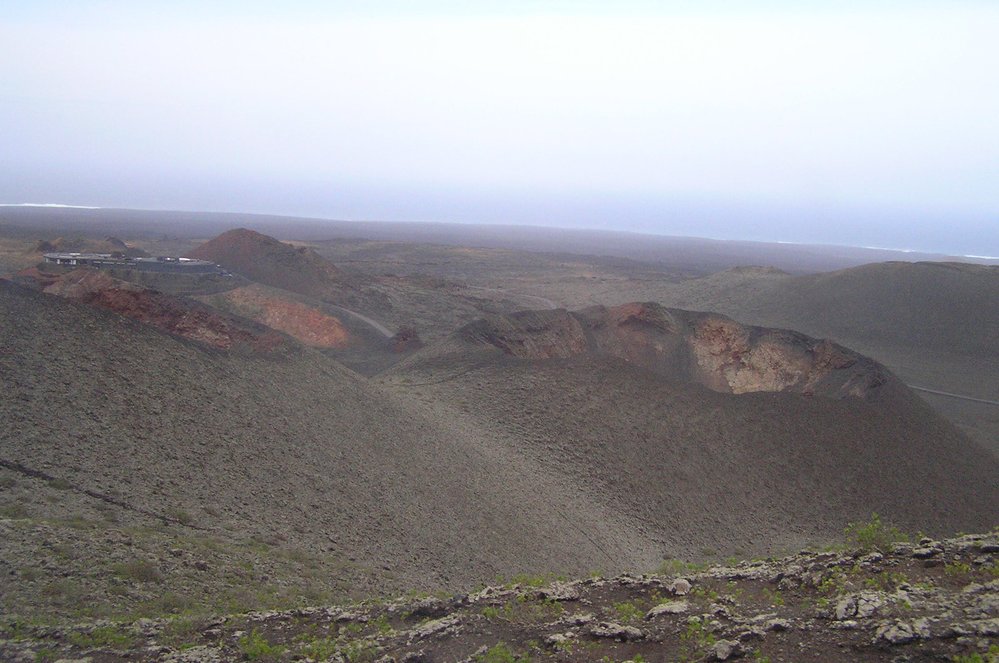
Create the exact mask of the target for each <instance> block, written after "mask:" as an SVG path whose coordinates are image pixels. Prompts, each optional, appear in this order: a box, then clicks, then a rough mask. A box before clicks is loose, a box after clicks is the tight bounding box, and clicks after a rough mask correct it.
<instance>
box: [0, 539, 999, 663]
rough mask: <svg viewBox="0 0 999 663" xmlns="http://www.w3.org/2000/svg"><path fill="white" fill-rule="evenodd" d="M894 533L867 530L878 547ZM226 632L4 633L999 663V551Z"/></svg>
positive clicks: (804, 558)
mask: <svg viewBox="0 0 999 663" xmlns="http://www.w3.org/2000/svg"><path fill="white" fill-rule="evenodd" d="M879 531H881V532H883V530H867V531H866V534H876V533H877V532H879ZM893 538H898V537H897V536H894V537H888V538H884V539H883V540H876V539H873V540H872V539H871V538H868V537H863V538H861V542H863V543H864V544H866V545H865V546H864V547H860V548H854V549H850V550H848V551H845V552H844V551H841V550H830V551H826V552H815V551H802V552H800V553H798V554H796V555H792V556H790V557H785V558H781V559H774V558H771V559H768V560H755V561H745V562H741V563H738V564H735V563H731V564H730V565H727V566H715V567H710V568H704V567H698V566H692V565H685V564H683V563H673V564H664V565H663V568H662V569H661V570H660V572H659V573H658V574H654V575H641V576H636V575H621V576H615V577H610V578H602V577H592V578H588V579H585V580H572V581H569V580H568V579H563V580H561V581H552V580H551V579H545V578H544V577H542V576H524V577H520V578H515V579H514V580H513V581H512V582H510V583H508V584H504V585H491V586H487V587H484V588H481V589H479V590H477V591H474V592H472V593H466V594H458V595H447V594H442V595H439V596H424V597H408V598H399V599H393V600H385V601H377V602H374V601H369V602H366V603H360V604H346V605H339V606H318V607H308V608H300V609H295V610H287V611H271V612H253V613H246V614H231V615H219V616H194V617H177V618H172V619H141V620H138V621H132V622H129V621H124V622H116V621H103V622H92V623H87V624H80V625H76V626H73V627H69V628H53V627H50V626H43V627H40V626H33V625H30V624H24V623H8V624H6V625H3V626H0V634H2V636H3V637H4V638H5V639H4V640H0V656H3V657H4V658H5V659H7V660H11V661H36V660H55V659H56V658H58V657H62V658H66V659H70V658H72V659H77V658H78V657H80V656H87V657H89V660H99V661H109V662H111V661H136V660H138V661H178V662H179V661H225V660H240V659H242V660H247V659H249V660H261V661H283V660H313V661H376V660H377V661H383V662H386V663H387V662H389V661H396V662H407V663H417V662H424V663H431V662H435V661H467V662H469V663H475V662H506V661H513V662H516V661H567V662H568V661H625V660H629V661H648V662H650V663H652V662H659V661H725V660H736V659H739V660H753V661H816V662H826V661H835V660H850V661H899V660H905V661H968V662H971V661H994V660H995V659H996V657H997V656H999V562H997V557H999V554H997V552H999V539H997V536H996V534H995V533H993V534H990V535H966V536H962V537H960V538H956V539H947V540H943V541H935V540H932V539H925V538H924V539H920V540H918V541H917V542H915V544H913V543H905V542H898V543H892V542H891V541H892V539H893Z"/></svg>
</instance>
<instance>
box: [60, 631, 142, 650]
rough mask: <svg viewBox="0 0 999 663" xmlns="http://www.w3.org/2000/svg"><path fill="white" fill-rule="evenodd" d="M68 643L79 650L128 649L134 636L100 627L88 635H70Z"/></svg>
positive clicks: (132, 642) (133, 640)
mask: <svg viewBox="0 0 999 663" xmlns="http://www.w3.org/2000/svg"><path fill="white" fill-rule="evenodd" d="M68 639H69V642H70V643H71V644H73V645H75V646H77V647H79V648H80V649H128V648H129V647H131V646H132V645H133V644H134V642H135V636H133V635H132V634H131V633H127V632H125V631H123V630H121V629H120V628H118V627H115V626H101V627H98V628H95V629H94V630H93V631H91V632H90V633H71V634H70V635H69V638H68Z"/></svg>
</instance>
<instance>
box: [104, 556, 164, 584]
mask: <svg viewBox="0 0 999 663" xmlns="http://www.w3.org/2000/svg"><path fill="white" fill-rule="evenodd" d="M113 570H114V573H115V575H117V576H118V577H119V578H123V579H125V580H133V581H135V582H156V583H158V582H163V574H162V573H160V570H159V568H158V567H157V566H156V564H154V563H153V562H150V561H149V560H145V559H133V560H131V561H128V562H122V563H119V564H115V565H114V567H113Z"/></svg>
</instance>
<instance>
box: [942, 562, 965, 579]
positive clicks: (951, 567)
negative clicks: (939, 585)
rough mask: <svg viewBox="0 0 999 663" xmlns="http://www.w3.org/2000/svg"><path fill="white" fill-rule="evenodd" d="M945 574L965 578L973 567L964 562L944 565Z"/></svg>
mask: <svg viewBox="0 0 999 663" xmlns="http://www.w3.org/2000/svg"><path fill="white" fill-rule="evenodd" d="M944 573H946V574H947V575H949V576H965V575H968V574H969V573H971V565H970V564H965V563H964V562H953V563H951V564H946V565H944Z"/></svg>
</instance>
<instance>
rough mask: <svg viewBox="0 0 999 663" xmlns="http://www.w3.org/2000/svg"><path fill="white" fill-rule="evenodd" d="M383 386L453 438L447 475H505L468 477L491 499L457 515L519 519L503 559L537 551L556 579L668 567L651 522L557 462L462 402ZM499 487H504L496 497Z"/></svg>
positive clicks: (444, 468) (445, 466)
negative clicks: (492, 471)
mask: <svg viewBox="0 0 999 663" xmlns="http://www.w3.org/2000/svg"><path fill="white" fill-rule="evenodd" d="M380 387H381V388H382V389H383V390H384V391H385V392H386V393H387V394H390V395H391V397H392V398H393V400H394V401H395V402H396V403H397V404H398V405H399V406H400V407H402V408H405V409H409V410H411V411H413V412H414V415H415V414H416V413H417V412H418V413H419V414H420V415H422V416H423V417H425V418H429V419H430V420H431V421H432V422H433V424H434V427H435V429H436V430H437V431H439V434H440V435H443V436H446V437H447V438H450V440H451V444H449V445H447V449H448V451H449V452H451V453H452V455H451V456H450V457H447V458H441V462H442V471H445V472H452V473H463V472H464V470H463V468H465V467H469V468H474V467H492V468H497V469H496V472H497V473H498V475H497V476H493V477H489V478H488V479H487V480H484V479H483V478H481V477H477V476H475V475H474V473H468V474H467V475H466V476H467V481H468V483H469V484H470V485H472V486H475V488H476V490H479V491H483V493H484V494H482V495H481V496H480V499H479V500H477V503H474V504H467V505H452V508H455V509H459V510H465V511H467V512H468V514H467V517H468V518H470V519H471V520H472V521H474V520H482V519H489V518H491V517H494V516H493V515H492V514H491V513H488V512H493V513H495V514H501V513H504V512H510V510H515V511H518V512H519V513H518V520H519V521H520V522H519V525H520V527H521V531H519V532H518V533H517V536H516V539H509V540H504V541H503V542H502V543H501V544H500V545H502V546H505V547H506V548H507V550H505V551H499V552H498V553H497V554H498V555H504V554H506V555H509V554H510V553H511V552H513V551H515V550H516V549H517V548H523V547H528V548H533V549H534V552H533V553H532V555H531V556H532V557H534V558H536V559H537V558H539V557H540V558H547V559H548V560H549V561H548V567H549V568H547V569H542V570H539V569H535V571H546V572H552V573H564V572H570V573H571V572H572V571H573V570H576V571H578V572H583V573H588V572H591V571H593V570H595V569H600V570H608V569H613V570H615V571H624V570H628V569H631V570H634V569H636V568H643V569H648V568H654V567H655V566H656V565H658V564H659V563H660V562H662V559H663V550H662V546H661V544H660V543H657V542H656V541H655V540H654V539H653V537H651V536H649V535H648V533H647V529H648V526H647V525H646V524H645V523H642V522H641V521H639V520H637V519H635V518H633V517H632V516H631V515H630V514H627V513H624V512H622V511H620V510H618V509H615V508H614V506H613V505H610V504H606V503H605V501H603V500H601V499H600V498H599V497H598V496H597V495H596V494H595V493H593V491H591V490H590V489H589V487H588V486H587V485H585V482H580V481H579V479H578V477H574V476H571V474H570V473H569V472H567V471H566V470H565V469H563V468H561V467H559V466H558V462H557V459H554V460H553V459H550V458H542V457H541V456H540V455H537V454H532V452H531V451H530V446H529V445H526V444H524V441H523V440H518V439H514V437H513V436H512V435H510V434H508V433H504V432H501V431H496V430H490V429H489V428H488V427H487V425H486V424H485V423H484V422H483V421H481V420H479V418H478V417H476V416H475V415H474V413H473V412H470V411H468V410H467V409H465V407H464V406H463V405H462V404H461V403H454V404H451V403H443V402H441V401H440V400H438V399H437V398H435V397H434V396H433V395H431V394H428V393H425V392H422V391H420V390H409V389H407V388H405V387H404V386H403V385H396V384H392V383H391V382H389V381H380ZM525 434H529V433H528V432H526V431H525ZM455 450H458V453H454V452H455ZM428 451H429V450H428ZM493 486H501V487H502V488H501V489H500V490H499V492H498V493H493V488H492V487H493ZM489 493H493V494H489ZM486 505H488V506H486ZM484 506H485V507H486V509H487V511H488V512H487V513H483V508H484ZM497 507H499V508H497ZM518 554H522V552H521V553H518Z"/></svg>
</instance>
